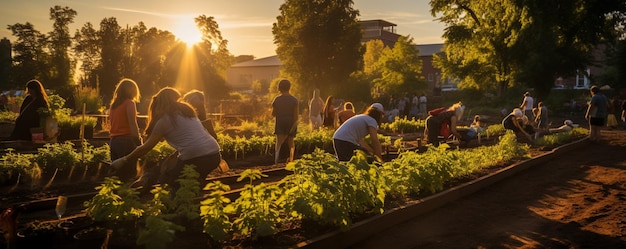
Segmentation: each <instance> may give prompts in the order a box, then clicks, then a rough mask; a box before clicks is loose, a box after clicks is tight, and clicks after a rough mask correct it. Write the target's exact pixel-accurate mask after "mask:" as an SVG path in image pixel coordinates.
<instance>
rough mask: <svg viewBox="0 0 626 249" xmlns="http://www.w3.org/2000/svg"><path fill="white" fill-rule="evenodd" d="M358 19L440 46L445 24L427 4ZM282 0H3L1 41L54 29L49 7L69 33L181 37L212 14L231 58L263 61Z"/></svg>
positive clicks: (379, 5)
mask: <svg viewBox="0 0 626 249" xmlns="http://www.w3.org/2000/svg"><path fill="white" fill-rule="evenodd" d="M353 2H354V6H353V8H355V9H357V10H359V12H360V16H359V17H358V18H359V19H360V20H371V19H383V20H385V21H388V22H391V23H395V24H396V25H397V26H396V33H397V34H400V35H404V36H411V37H412V38H413V40H414V42H415V43H416V44H433V43H442V42H443V40H442V39H441V35H442V33H443V28H444V25H443V24H441V23H439V22H438V21H436V20H435V18H434V17H432V16H431V15H430V6H429V5H428V2H429V0H385V1H381V0H353ZM283 3H284V0H219V1H217V0H178V1H163V0H150V1H148V0H69V1H57V0H2V1H1V2H0V25H2V26H3V27H4V28H2V29H0V38H3V37H6V38H8V39H9V40H11V41H14V40H15V37H13V36H12V34H11V31H10V30H8V29H6V27H7V25H12V24H16V23H26V22H30V23H32V24H33V25H34V27H35V29H36V30H39V31H40V32H44V33H47V32H49V31H50V30H51V29H52V24H53V21H52V20H50V18H49V17H50V8H52V7H54V6H55V5H60V6H62V7H65V6H68V7H70V8H72V9H74V10H75V11H76V12H77V13H78V14H77V16H76V17H75V20H74V23H73V24H71V25H70V31H71V33H72V34H74V33H75V32H76V30H77V29H80V27H82V26H83V25H84V24H85V23H87V22H91V23H92V24H93V25H94V27H96V28H98V27H99V24H100V21H101V20H102V19H103V18H107V17H115V18H116V19H117V22H118V24H119V25H120V26H122V27H125V26H126V25H128V26H134V25H136V24H137V23H139V22H140V21H143V22H144V23H145V25H146V26H147V27H148V28H150V27H156V28H158V29H162V30H168V31H170V32H172V33H174V34H175V35H177V36H179V37H181V40H186V38H185V39H184V38H183V37H187V36H189V34H188V33H190V32H191V33H193V32H195V30H191V31H190V30H185V28H186V27H190V26H191V25H192V24H193V18H194V17H197V16H199V15H206V16H213V17H214V18H215V21H216V22H217V23H218V25H219V29H220V31H221V32H222V37H223V38H224V39H226V40H228V50H229V51H230V53H231V54H233V55H235V56H237V55H253V56H254V57H255V58H263V57H267V56H273V55H275V54H276V52H275V50H276V45H275V44H274V40H273V39H274V38H273V35H272V23H274V22H276V17H277V16H278V15H279V14H280V11H279V7H280V5H281V4H283Z"/></svg>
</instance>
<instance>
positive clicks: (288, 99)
mask: <svg viewBox="0 0 626 249" xmlns="http://www.w3.org/2000/svg"><path fill="white" fill-rule="evenodd" d="M289 89H291V82H289V80H286V79H283V80H281V81H280V82H278V90H279V91H280V95H278V96H276V98H274V101H272V116H274V117H276V124H275V126H274V134H275V135H276V147H275V151H274V153H275V154H274V163H278V158H279V157H280V149H281V146H282V145H283V143H284V142H285V141H286V142H287V146H289V158H288V159H287V162H291V161H293V156H294V153H295V144H294V141H293V139H294V137H295V136H296V132H297V127H298V99H296V97H294V96H293V95H291V94H290V93H289Z"/></svg>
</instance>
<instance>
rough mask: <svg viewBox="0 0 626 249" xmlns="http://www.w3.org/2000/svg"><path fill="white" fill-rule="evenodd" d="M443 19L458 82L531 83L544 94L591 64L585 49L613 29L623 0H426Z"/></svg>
mask: <svg viewBox="0 0 626 249" xmlns="http://www.w3.org/2000/svg"><path fill="white" fill-rule="evenodd" d="M430 4H431V7H432V9H431V14H432V15H433V16H435V15H436V14H441V15H442V16H441V17H440V20H441V21H442V22H444V23H445V24H446V26H447V27H446V29H445V31H444V35H443V37H444V38H445V40H446V46H445V47H446V55H445V56H443V57H438V58H436V63H437V65H438V66H439V67H441V68H442V72H443V76H444V77H457V78H459V79H461V80H462V81H463V83H462V84H461V85H460V86H462V87H472V88H478V89H494V88H497V89H498V93H499V94H502V93H503V92H504V91H506V90H507V89H508V88H510V87H513V86H525V87H533V88H534V89H535V92H536V95H537V96H538V97H539V99H542V98H545V97H546V96H547V95H548V94H549V92H550V89H551V88H552V86H553V84H554V80H555V79H556V77H559V76H569V75H573V74H574V73H576V71H577V70H581V69H584V68H585V67H586V66H588V65H590V63H591V61H590V60H589V51H590V50H591V49H592V48H593V47H595V46H596V45H597V44H599V43H600V42H601V41H603V40H604V39H606V38H610V37H612V36H614V35H615V28H616V27H617V25H618V24H619V23H623V20H624V15H623V13H624V10H625V9H626V3H624V2H623V1H619V0H609V1H603V3H602V4H598V3H597V2H596V1H594V0H574V1H566V2H561V1H558V2H555V1H543V0H532V1H521V0H484V1H470V0H431V1H430Z"/></svg>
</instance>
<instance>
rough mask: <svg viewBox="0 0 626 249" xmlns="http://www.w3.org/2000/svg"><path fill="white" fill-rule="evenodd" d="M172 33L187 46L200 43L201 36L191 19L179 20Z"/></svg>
mask: <svg viewBox="0 0 626 249" xmlns="http://www.w3.org/2000/svg"><path fill="white" fill-rule="evenodd" d="M173 33H174V35H176V38H178V39H179V40H180V41H182V42H184V43H185V44H187V46H193V45H195V44H197V43H199V42H201V41H202V34H201V33H200V30H199V29H198V27H196V23H195V22H194V21H193V18H192V17H184V18H181V19H180V20H179V21H178V23H177V24H176V26H175V27H174V31H173Z"/></svg>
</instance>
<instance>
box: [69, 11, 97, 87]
mask: <svg viewBox="0 0 626 249" xmlns="http://www.w3.org/2000/svg"><path fill="white" fill-rule="evenodd" d="M74 41H75V45H74V54H75V55H76V57H77V59H78V60H79V61H80V62H81V63H80V71H81V72H82V75H81V85H82V86H88V87H92V88H95V87H97V78H98V77H97V71H96V69H98V68H100V67H101V63H102V60H101V56H100V50H101V48H102V46H101V42H100V35H99V32H98V31H97V30H96V29H95V28H94V27H93V25H92V24H91V23H90V22H87V23H85V24H84V25H83V27H81V29H80V30H76V33H75V34H74Z"/></svg>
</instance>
